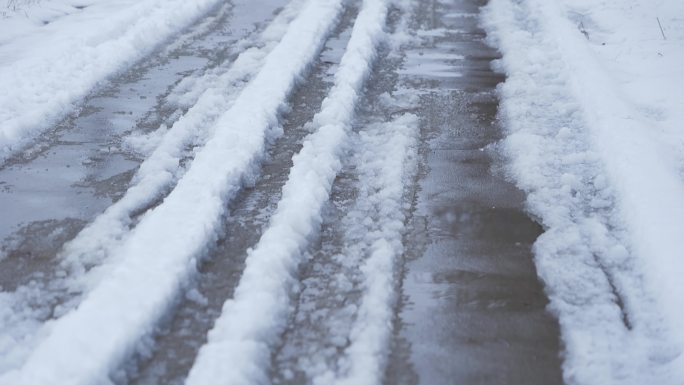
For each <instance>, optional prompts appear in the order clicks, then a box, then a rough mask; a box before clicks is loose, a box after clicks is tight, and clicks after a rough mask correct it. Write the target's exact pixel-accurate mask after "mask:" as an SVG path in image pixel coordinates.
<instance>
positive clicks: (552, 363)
mask: <svg viewBox="0 0 684 385" xmlns="http://www.w3.org/2000/svg"><path fill="white" fill-rule="evenodd" d="M284 4H285V0H272V1H266V2H264V4H263V5H262V6H261V7H253V6H250V5H249V4H247V2H245V1H235V2H234V4H232V3H226V4H224V5H222V6H220V7H218V8H216V9H215V10H214V12H213V13H212V15H213V16H212V17H213V19H212V21H211V23H209V24H208V26H207V25H205V26H204V27H203V29H202V30H196V31H193V29H192V28H191V29H190V30H189V32H188V33H189V34H187V35H185V37H180V38H179V42H170V43H169V45H168V47H167V49H165V48H164V47H161V48H160V49H159V50H158V51H157V52H155V54H153V55H151V56H150V57H149V58H148V59H145V60H143V61H141V62H140V63H138V64H136V65H135V66H134V67H132V68H131V69H129V70H128V71H126V72H124V73H122V74H119V75H117V76H115V77H113V78H112V79H109V80H108V81H107V82H105V83H104V84H103V85H102V86H101V87H99V88H98V89H96V90H94V91H93V93H92V94H91V96H89V97H88V98H86V100H84V102H83V103H82V105H81V107H80V108H79V109H78V111H75V112H74V113H73V114H72V115H71V116H69V117H67V118H66V119H64V120H63V121H62V122H60V123H59V124H57V125H56V126H55V127H54V129H52V130H50V131H48V132H47V133H46V134H45V135H43V137H41V138H40V139H39V140H38V141H37V143H36V145H34V146H33V147H32V148H29V149H28V150H27V151H25V152H24V153H22V154H20V155H18V156H16V157H15V158H12V159H10V161H8V162H7V163H6V164H4V165H3V166H1V167H0V211H2V213H3V214H2V220H1V221H0V252H1V253H2V256H0V287H1V288H2V290H9V291H11V290H13V289H14V288H15V287H17V286H20V285H22V284H24V283H26V282H27V281H29V280H31V279H34V278H35V277H36V276H41V275H44V274H45V273H46V272H49V271H50V270H51V268H52V267H53V266H54V265H55V264H56V263H57V261H55V259H56V258H55V255H57V253H58V251H59V250H60V248H61V247H62V245H63V244H64V243H65V242H67V241H68V240H70V239H72V238H73V237H74V236H75V235H76V234H77V233H78V231H80V229H82V228H83V227H84V226H85V225H86V224H87V223H89V222H90V221H91V220H92V219H93V218H94V217H95V216H96V215H97V214H99V213H101V212H102V211H103V210H104V209H105V208H106V207H108V206H109V205H110V204H111V203H112V202H114V201H116V200H117V199H118V198H119V197H120V196H121V195H122V194H123V193H124V192H125V190H126V188H127V187H128V184H129V181H130V179H131V177H132V176H133V174H134V172H135V170H136V169H137V167H138V165H139V164H140V162H141V161H142V157H143V155H141V154H139V153H136V152H135V151H131V150H130V148H128V147H127V146H126V145H125V138H126V137H127V136H128V135H131V134H134V133H144V132H149V131H150V130H153V129H156V128H157V127H159V126H160V125H161V124H166V125H167V126H170V125H172V124H173V122H174V121H175V120H176V119H178V118H179V117H180V116H181V115H182V114H183V113H184V111H185V110H186V109H187V107H184V106H177V105H173V104H169V103H168V102H167V101H166V96H168V95H169V94H170V93H171V92H172V90H173V86H174V85H175V84H178V82H180V81H181V80H182V79H183V78H184V77H187V76H200V75H201V74H202V73H203V71H208V70H210V69H212V68H215V67H218V66H224V65H226V64H227V63H229V62H230V61H231V60H232V59H233V58H234V57H235V55H236V54H237V53H238V52H233V51H231V47H234V46H235V44H236V42H237V41H238V40H239V39H241V38H243V37H245V36H247V35H248V34H250V33H254V31H255V30H258V29H259V28H262V27H263V25H264V23H266V22H267V21H268V20H270V19H272V17H273V15H274V13H275V12H277V10H278V9H279V8H278V7H280V6H282V5H284ZM482 5H484V4H483V3H482V2H481V1H478V0H454V1H438V0H425V1H421V2H419V3H418V6H417V7H416V9H415V12H414V14H412V15H410V16H409V17H408V28H409V30H410V31H411V32H412V34H414V35H415V36H417V37H418V38H419V39H417V40H413V41H411V42H410V43H408V44H407V45H406V47H405V48H404V49H403V50H402V52H401V54H400V55H390V52H389V48H388V47H383V48H381V50H380V54H379V57H378V60H377V64H376V66H375V68H374V71H373V74H372V76H371V78H370V79H369V83H368V86H367V87H366V89H365V96H364V101H363V103H362V105H361V107H360V108H359V111H358V118H357V119H356V122H355V126H354V127H355V128H354V129H355V131H359V130H362V129H363V127H364V124H367V123H371V122H377V121H387V120H389V119H391V117H392V116H393V115H394V114H395V113H399V112H402V113H403V112H406V111H396V110H393V109H392V108H388V107H387V106H381V104H382V103H381V101H380V100H381V95H382V94H383V93H397V94H413V95H416V96H417V104H416V105H415V107H414V108H412V109H411V111H410V112H412V113H414V114H416V115H418V117H419V119H420V132H421V147H420V165H419V172H418V175H417V177H416V180H415V185H414V186H409V187H410V188H409V190H410V191H411V194H410V196H409V197H410V198H411V199H412V201H411V202H410V205H409V207H410V209H408V213H407V214H408V218H409V219H408V222H407V224H406V225H407V228H408V230H407V233H406V235H405V245H406V254H405V256H404V258H403V262H402V271H403V274H402V277H401V280H400V281H399V282H397V290H398V291H399V292H400V294H401V300H400V302H399V303H398V304H397V309H396V314H397V317H396V320H395V325H394V326H395V328H394V329H395V332H394V335H393V339H392V342H391V346H390V352H389V360H388V366H387V369H386V373H385V383H386V384H388V385H390V384H397V385H399V384H429V385H433V384H434V385H437V384H456V383H458V384H549V385H550V384H560V383H562V379H561V372H560V367H561V362H560V351H561V346H560V342H559V331H558V324H557V321H556V320H555V319H554V318H553V317H552V316H551V315H550V314H548V313H547V312H546V311H545V306H546V304H547V300H546V297H545V296H544V292H543V287H542V285H541V283H540V282H539V281H538V278H537V275H536V271H535V268H534V263H533V256H532V253H531V250H530V249H531V245H532V243H533V242H534V241H535V239H536V238H537V236H538V235H539V234H541V231H542V229H541V228H540V226H539V225H537V224H536V223H535V222H534V221H533V220H531V219H530V218H529V217H528V216H527V215H526V214H525V211H524V199H525V197H524V195H523V194H522V193H521V192H520V191H519V190H517V189H516V188H515V186H513V185H512V184H511V183H510V182H508V181H507V180H506V178H505V177H504V176H503V173H502V172H501V171H500V169H501V166H502V162H504V161H505V160H503V159H500V158H499V157H498V156H497V153H496V146H495V144H496V142H497V140H499V139H500V138H501V135H502V132H501V127H500V126H499V125H498V122H497V120H496V115H497V96H496V92H495V88H496V85H497V84H498V83H500V82H502V81H504V78H503V77H502V76H501V75H500V74H496V73H494V72H493V71H492V70H491V61H492V60H494V59H496V58H497V53H496V51H494V50H493V49H491V48H490V47H488V46H487V45H486V44H485V43H484V38H485V34H484V32H483V31H482V30H481V29H480V28H479V27H478V19H477V14H478V12H479V11H478V7H479V6H482ZM357 6H358V4H357V2H350V3H349V7H348V8H349V9H348V11H347V12H346V13H345V15H344V16H343V18H342V20H341V21H340V23H339V25H338V27H337V29H336V31H335V32H334V33H333V34H332V35H331V37H330V38H329V40H328V43H327V45H326V47H325V48H324V51H323V52H322V53H321V55H320V57H319V58H318V60H317V61H316V63H314V65H313V66H312V68H311V70H310V71H309V73H308V74H307V75H306V78H305V79H303V80H302V82H301V84H300V86H299V87H298V88H297V90H296V91H295V92H294V93H293V94H292V95H291V97H290V100H289V101H288V102H289V104H290V106H291V110H290V111H288V112H286V113H284V114H283V118H282V122H281V124H282V126H283V129H284V135H283V137H282V138H281V139H279V140H277V141H276V142H275V143H273V144H272V145H271V147H270V150H269V157H268V158H267V159H266V160H265V162H264V164H263V165H262V168H261V172H260V177H259V178H258V179H257V180H256V181H255V183H254V185H252V186H249V187H248V188H246V189H244V190H243V191H241V192H240V193H239V194H238V196H237V198H236V199H235V200H234V201H233V202H232V203H231V204H230V207H229V208H228V210H227V211H228V215H227V216H226V218H225V224H224V231H223V236H222V237H221V238H220V239H219V240H218V241H217V242H216V244H215V245H210V246H209V247H208V250H209V251H208V253H207V255H206V256H205V258H204V259H203V261H202V263H201V264H200V266H199V268H198V271H199V274H198V275H197V277H196V280H195V282H193V283H192V284H191V285H190V287H189V288H188V290H187V293H186V295H185V297H184V298H180V299H179V300H178V304H177V306H176V307H175V308H174V309H172V310H171V311H170V314H169V315H168V316H167V317H166V318H165V320H164V322H163V323H162V324H160V325H159V327H158V330H157V331H156V334H155V335H154V336H152V337H151V338H150V340H148V341H141V344H140V349H138V350H139V354H137V355H135V356H134V357H133V358H131V359H130V360H129V361H128V362H125V363H123V364H122V368H121V370H120V371H119V372H118V373H117V374H116V375H115V376H114V380H115V382H116V383H121V384H123V383H131V384H162V383H163V384H179V383H182V382H183V379H184V378H185V376H186V375H187V372H188V370H189V369H190V367H191V365H192V362H193V360H194V357H195V355H196V353H197V351H198V349H199V347H200V346H201V345H202V344H203V343H204V342H205V341H206V333H207V331H208V330H209V329H210V328H211V326H212V324H213V322H214V320H215V318H216V317H217V316H218V315H219V313H220V309H221V305H222V303H223V302H224V301H225V300H226V299H227V298H230V296H231V295H232V292H233V289H234V288H235V286H236V284H237V282H238V280H239V278H240V274H241V271H242V269H243V267H244V257H245V253H246V250H247V249H248V248H249V247H251V246H253V245H254V244H255V243H256V242H257V241H258V239H259V236H260V234H261V232H262V231H263V228H264V226H266V225H267V223H268V218H269V217H270V215H271V213H272V212H273V210H274V208H275V206H276V204H277V202H278V199H279V197H280V189H281V187H282V186H283V184H284V183H285V181H286V179H287V175H288V171H289V167H290V166H291V158H292V155H293V154H294V153H296V152H297V151H298V150H299V148H300V147H301V141H302V139H303V138H304V137H305V135H306V134H308V133H309V132H310V127H309V126H308V125H307V123H308V122H309V121H310V120H311V119H312V117H313V116H314V114H315V113H316V112H317V111H318V110H319V109H320V104H321V101H322V100H323V98H324V97H325V95H326V94H327V92H328V91H329V89H330V87H331V85H332V75H333V74H334V70H335V66H336V65H337V63H338V62H339V59H340V57H341V55H342V53H343V49H344V46H345V44H346V41H347V40H348V38H349V32H350V29H349V28H350V26H351V23H352V22H353V19H354V17H355V15H356V13H357V11H358V9H357ZM257 8H258V9H257ZM401 16H402V15H401V11H400V10H398V9H392V10H391V12H390V18H389V20H390V21H389V24H390V25H389V27H388V29H389V30H390V32H392V30H393V29H394V28H396V27H397V25H398V23H399V20H400V18H401ZM355 183H356V178H355V170H354V169H353V167H350V166H349V165H345V166H344V167H343V170H342V173H341V174H340V175H339V176H338V178H337V179H336V181H335V184H334V186H333V190H332V195H331V201H330V204H329V205H328V207H327V208H326V211H325V213H324V220H323V225H322V228H321V231H320V234H319V236H318V238H317V239H316V240H315V241H314V242H312V245H311V247H310V249H309V254H310V256H309V258H308V259H307V262H305V263H304V265H303V266H302V267H301V269H300V278H301V281H302V288H301V289H302V290H301V293H300V294H298V295H296V296H294V297H293V303H294V304H295V305H294V306H295V312H294V314H293V316H292V319H291V320H290V322H289V326H288V328H287V330H286V332H285V334H284V335H283V336H282V342H281V344H280V346H278V348H277V349H276V351H275V352H274V353H273V357H272V373H271V381H272V382H273V383H275V384H306V383H310V382H311V378H312V377H311V373H308V372H307V371H306V370H304V369H302V365H303V361H302V357H303V356H306V357H312V356H318V357H317V359H318V360H320V361H322V362H326V363H327V364H330V363H331V362H334V361H335V360H336V359H339V357H340V355H341V354H342V350H341V349H339V346H337V342H336V336H338V335H343V334H344V333H346V332H348V327H349V325H347V326H341V327H339V328H338V330H336V336H331V335H330V330H331V327H330V325H333V324H334V323H333V324H324V323H321V322H319V321H318V319H316V318H315V317H314V316H313V315H314V314H324V313H325V312H329V314H333V315H334V314H336V313H335V311H334V310H335V309H336V308H339V307H340V306H341V305H342V304H347V303H354V302H358V301H359V300H360V294H361V293H360V292H358V291H354V290H351V291H350V292H348V293H345V295H344V296H340V295H338V294H339V293H335V292H334V291H331V288H330V286H329V285H328V282H329V280H330V279H332V277H334V276H335V275H336V274H338V273H340V269H342V267H341V266H337V265H336V264H335V261H334V259H332V258H330V257H331V256H332V255H333V254H335V253H336V252H338V251H339V249H340V247H341V243H342V241H341V239H342V237H343V236H344V228H343V227H342V221H341V218H343V217H344V214H345V213H346V211H347V210H348V209H349V207H351V205H352V203H353V200H354V196H355V189H356V187H355ZM325 314H328V313H325ZM336 317H337V319H336V320H337V322H338V324H339V322H344V321H345V320H347V321H350V322H351V318H349V319H345V318H344V317H343V316H342V315H340V314H337V315H336ZM340 317H342V318H340ZM305 364H307V365H310V364H311V362H306V363H305Z"/></svg>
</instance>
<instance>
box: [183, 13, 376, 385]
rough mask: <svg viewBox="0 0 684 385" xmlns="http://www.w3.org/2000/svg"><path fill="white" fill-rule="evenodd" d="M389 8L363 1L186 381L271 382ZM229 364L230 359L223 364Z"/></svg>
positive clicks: (234, 383) (188, 382)
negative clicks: (309, 130) (310, 125)
mask: <svg viewBox="0 0 684 385" xmlns="http://www.w3.org/2000/svg"><path fill="white" fill-rule="evenodd" d="M386 14H387V6H386V4H385V2H384V1H383V0H365V1H364V3H363V6H362V9H361V11H360V13H359V15H358V17H357V19H356V22H355V23H354V27H353V30H352V35H351V38H350V40H349V43H348V45H347V49H346V51H345V54H344V56H343V57H342V60H341V63H340V66H339V68H338V71H337V72H336V74H335V84H334V86H333V88H332V90H331V91H330V94H329V95H328V97H327V98H326V99H325V100H324V101H323V104H322V109H321V111H320V112H319V113H318V114H317V115H316V116H315V117H314V124H315V125H316V126H318V127H319V128H318V130H317V131H316V132H315V133H313V134H311V135H310V136H309V137H308V138H307V139H306V140H305V142H304V144H303V147H302V150H301V151H300V152H299V153H298V154H297V155H296V156H295V157H294V158H293V164H294V165H293V167H292V169H291V170H290V176H289V179H288V181H287V183H286V184H285V186H284V187H283V194H282V199H281V201H280V202H279V204H278V208H277V210H276V212H275V213H274V215H273V217H272V218H271V222H270V225H269V227H268V228H267V229H266V230H265V232H264V234H263V235H262V237H261V239H260V240H259V242H258V244H257V245H256V246H255V247H254V249H253V250H251V252H250V253H249V255H248V257H247V260H246V267H245V270H244V272H243V275H242V277H241V279H240V283H239V284H238V287H237V288H236V290H235V295H234V298H233V299H230V300H228V301H226V303H225V304H224V306H223V310H222V315H221V316H220V317H219V318H218V319H217V321H216V324H215V325H214V328H213V329H212V330H211V331H210V332H209V335H208V342H207V344H206V345H205V346H203V347H202V348H201V349H200V352H199V355H198V357H197V361H196V362H195V365H194V366H193V368H192V370H191V371H190V375H189V377H188V379H187V384H189V385H193V384H206V383H209V382H212V383H216V381H217V379H220V381H221V383H222V384H231V385H237V384H244V385H247V384H254V383H266V382H267V381H268V366H269V363H270V359H271V355H270V353H271V347H272V346H273V345H274V344H275V343H276V342H277V339H278V336H279V335H280V333H281V332H282V331H283V330H284V328H285V323H286V322H287V318H288V317H287V315H288V313H289V312H290V310H291V309H290V306H291V304H290V291H291V290H293V285H294V283H295V279H294V274H295V271H296V268H297V266H298V264H299V262H300V260H301V259H302V254H303V249H304V248H305V247H306V245H307V243H308V240H309V238H310V237H311V236H312V235H313V234H314V233H315V231H316V229H317V228H318V227H319V225H320V221H321V208H322V206H323V204H324V203H325V202H326V201H327V200H328V199H329V194H330V189H331V187H332V183H333V180H334V179H335V176H336V175H337V173H338V172H339V170H340V167H341V162H340V157H341V152H342V149H343V147H344V145H345V144H346V143H347V141H348V140H349V131H350V126H351V120H352V118H353V115H354V109H355V105H356V103H357V101H358V99H359V97H360V92H361V89H362V87H363V84H364V82H365V80H366V77H367V76H368V75H369V73H370V70H371V66H372V62H373V59H374V57H375V52H376V46H377V44H378V42H379V40H380V39H381V38H382V37H383V36H384V33H383V28H384V25H385V18H386ZM227 362H229V363H230V365H226V363H227Z"/></svg>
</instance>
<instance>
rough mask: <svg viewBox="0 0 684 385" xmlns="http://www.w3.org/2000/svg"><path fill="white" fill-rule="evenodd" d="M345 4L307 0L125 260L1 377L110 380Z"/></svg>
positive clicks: (172, 290) (273, 127)
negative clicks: (20, 362) (16, 364)
mask: <svg viewBox="0 0 684 385" xmlns="http://www.w3.org/2000/svg"><path fill="white" fill-rule="evenodd" d="M341 10H342V6H341V2H340V1H335V0H330V1H319V0H313V1H310V2H308V4H307V5H306V6H305V7H304V8H303V10H302V11H301V13H300V14H299V15H298V16H297V18H296V19H295V20H293V21H292V23H291V24H290V26H289V27H288V29H287V31H286V33H285V34H284V36H283V37H282V40H281V41H280V43H279V44H278V45H277V46H276V47H275V48H274V49H273V50H272V51H271V52H270V53H269V54H268V56H267V57H266V59H265V62H264V65H263V67H262V69H261V71H260V72H259V73H258V74H257V75H256V76H255V77H254V79H253V80H252V81H251V82H250V83H249V84H248V85H247V86H246V87H245V89H244V90H243V91H242V92H241V93H240V95H239V97H238V98H237V99H236V100H235V101H234V103H233V105H232V107H231V108H230V110H228V111H227V112H226V113H225V114H223V115H221V117H219V118H218V119H217V121H216V123H215V127H216V130H215V133H214V135H213V136H212V137H211V138H210V139H209V140H208V141H207V143H206V145H205V146H204V147H203V148H202V149H201V150H199V151H198V152H197V155H196V157H195V159H194V160H193V161H192V164H191V165H190V167H189V169H188V171H187V173H186V174H185V175H184V176H183V178H182V179H181V180H180V181H179V182H178V184H177V186H176V187H175V189H174V190H173V191H172V192H171V193H170V194H169V195H168V196H167V197H166V199H165V200H164V202H163V203H162V204H161V205H160V206H158V207H156V208H155V209H153V210H151V211H149V212H148V213H146V214H145V215H144V217H143V218H142V220H141V221H140V223H139V224H138V226H137V227H136V228H135V229H134V230H133V232H132V233H131V234H130V236H129V237H128V239H127V240H126V242H125V243H124V244H123V245H122V246H121V247H120V248H118V249H117V250H116V252H115V253H116V255H115V256H113V258H115V259H118V260H119V262H118V263H117V264H116V265H115V266H113V267H112V269H111V271H110V273H109V274H108V275H107V276H106V277H105V278H104V279H103V280H102V282H100V283H99V284H98V286H97V287H96V288H94V289H93V290H92V292H90V293H89V295H88V296H87V297H86V298H85V299H84V300H83V302H82V303H81V304H80V306H79V307H78V308H77V309H76V310H74V311H72V312H70V313H68V314H66V315H65V316H64V317H62V318H60V319H58V320H56V321H55V322H53V323H52V325H50V328H51V329H50V333H49V335H48V336H47V337H46V338H45V340H44V341H43V342H42V343H41V344H40V345H39V346H38V347H37V348H36V349H35V350H34V351H33V352H32V354H31V355H30V356H29V358H28V360H27V361H26V363H25V364H24V365H23V366H22V367H21V368H20V369H17V370H14V371H12V372H9V373H7V374H5V375H3V376H2V377H0V383H3V384H13V385H15V384H54V383H70V384H86V383H106V382H107V381H108V374H109V373H110V372H111V371H112V370H114V369H115V368H116V366H117V365H118V364H119V363H120V362H121V361H122V360H123V359H125V358H126V357H128V356H129V355H130V354H131V353H132V351H133V350H134V349H135V347H136V344H137V342H138V341H139V340H140V339H141V338H143V337H144V336H146V335H149V334H150V333H151V332H152V331H153V329H154V325H155V323H156V321H158V320H159V318H160V317H161V316H162V315H163V314H164V313H165V312H166V310H167V309H168V308H169V306H170V305H171V304H172V303H173V301H174V298H176V297H177V295H178V294H179V291H180V290H181V288H182V286H183V284H184V283H185V282H186V281H187V279H188V278H189V276H190V275H191V274H192V273H193V271H194V269H195V259H196V258H197V257H200V256H201V255H202V252H203V251H204V249H205V248H206V247H207V245H208V244H211V241H212V240H213V239H214V238H215V236H216V231H217V228H218V226H219V224H220V217H221V215H222V214H223V212H224V210H225V206H226V203H227V201H229V200H230V199H231V197H232V196H233V195H234V194H235V192H236V191H237V190H238V189H239V188H240V187H241V184H242V181H243V180H244V179H245V178H247V177H249V176H250V173H252V172H254V170H255V168H256V166H257V165H258V162H259V160H260V158H261V157H262V156H263V153H264V151H265V146H266V144H267V141H268V140H272V139H273V138H274V137H276V136H278V135H279V134H280V128H279V127H278V114H279V111H280V110H281V109H282V108H283V107H284V104H285V102H286V100H287V97H288V95H289V93H290V92H291V91H292V89H293V87H294V86H295V83H296V81H297V80H298V78H299V76H301V75H302V73H303V72H304V71H305V70H306V68H307V66H308V65H309V64H310V63H311V62H312V60H313V59H314V57H315V55H316V53H317V52H319V50H320V48H321V45H322V43H323V41H324V40H325V37H326V36H327V34H328V33H329V32H330V31H331V29H332V28H333V26H334V25H335V23H336V20H337V19H338V17H339V15H340V13H341Z"/></svg>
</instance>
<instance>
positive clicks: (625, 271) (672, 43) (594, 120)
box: [485, 0, 684, 384]
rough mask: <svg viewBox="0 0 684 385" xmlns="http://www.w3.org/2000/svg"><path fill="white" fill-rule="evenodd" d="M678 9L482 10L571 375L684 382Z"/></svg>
mask: <svg viewBox="0 0 684 385" xmlns="http://www.w3.org/2000/svg"><path fill="white" fill-rule="evenodd" d="M682 16H684V3H682V2H680V1H676V0H663V1H658V2H653V3H645V2H639V1H636V0H629V1H618V0H606V1H602V2H601V3H596V2H591V1H586V0H566V1H541V0H523V1H510V0H493V1H491V2H490V4H489V5H488V7H487V8H486V17H485V24H486V26H487V28H488V30H489V32H490V34H491V35H492V36H493V39H492V41H493V43H494V44H496V45H497V46H498V47H499V48H500V49H501V51H502V53H503V59H502V62H501V67H502V68H503V69H504V70H505V72H506V74H507V75H508V78H507V80H506V82H505V84H504V85H503V86H502V87H501V96H502V117H503V118H504V120H505V123H506V127H507V130H508V133H507V134H508V135H507V138H506V139H505V140H504V142H503V149H504V151H505V153H506V154H507V155H508V157H509V158H510V159H511V161H512V164H511V166H510V172H511V174H512V176H513V178H514V179H515V180H516V181H517V182H518V185H519V186H520V187H521V188H523V189H524V190H525V191H526V192H527V193H528V194H529V198H528V204H529V209H530V211H531V212H532V213H533V214H534V215H536V216H538V217H539V218H540V220H541V222H542V224H543V225H544V226H545V228H546V232H545V233H544V234H543V235H542V236H541V237H540V238H539V240H538V241H537V242H536V244H535V255H536V263H537V268H538V271H539V274H540V276H541V277H542V279H543V280H544V282H545V284H546V287H547V292H548V294H549V296H550V299H551V309H552V310H553V311H554V312H555V313H556V314H557V315H558V317H559V320H560V324H561V331H562V338H563V342H564V345H565V354H564V365H563V369H564V377H565V380H566V381H567V382H568V383H570V384H612V383H620V384H644V383H659V384H679V383H681V379H682V378H684V356H683V355H682V353H683V352H684V329H682V327H681V325H684V312H683V311H682V310H681V306H680V305H679V303H680V302H681V298H682V297H683V296H684V284H683V283H682V280H681V277H682V276H684V237H682V236H681V234H684V180H683V179H682V176H683V174H682V166H684V163H683V160H684V158H683V157H682V156H683V155H684V133H682V131H681V122H682V117H683V116H682V114H683V113H684V112H683V111H682V109H681V101H680V99H681V98H680V95H681V83H680V82H678V81H677V80H678V79H681V78H682V75H683V72H684V69H683V68H682V67H681V65H680V64H679V63H681V61H682V58H683V55H684V44H682V43H683V41H682V40H684V29H683V28H682V26H681V20H682V19H681V18H682ZM656 18H659V19H660V21H661V24H662V25H663V27H664V32H665V33H666V37H667V40H666V39H664V38H663V37H662V35H661V32H660V28H659V27H658V23H657V19H656Z"/></svg>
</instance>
